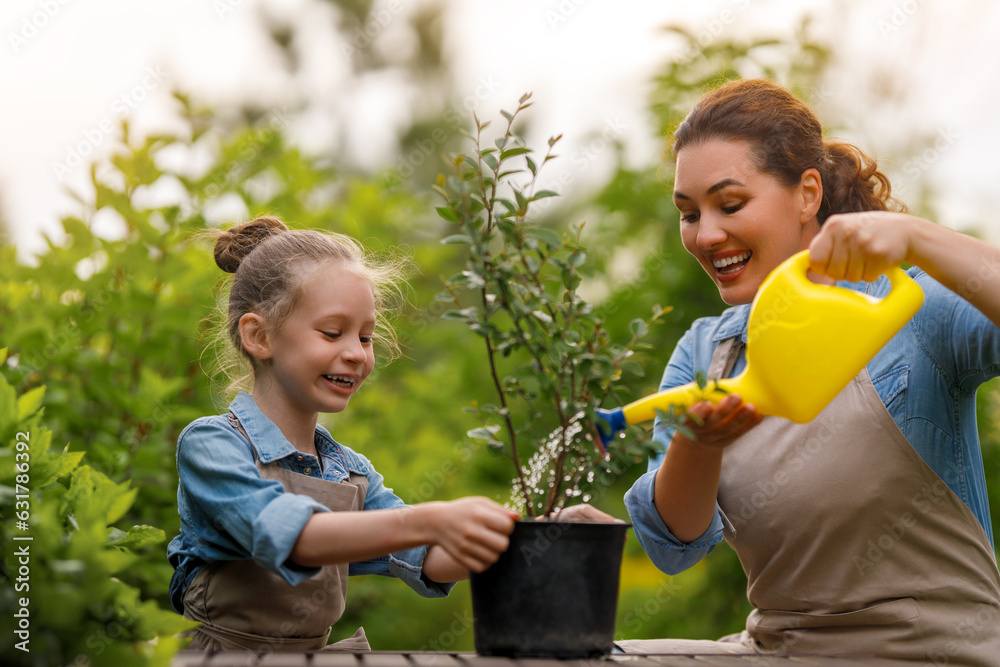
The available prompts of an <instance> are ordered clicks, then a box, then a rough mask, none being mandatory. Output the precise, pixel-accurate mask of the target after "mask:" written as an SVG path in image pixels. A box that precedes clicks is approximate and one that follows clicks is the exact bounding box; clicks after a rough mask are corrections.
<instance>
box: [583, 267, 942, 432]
mask: <svg viewBox="0 0 1000 667" xmlns="http://www.w3.org/2000/svg"><path fill="white" fill-rule="evenodd" d="M808 270H809V251H808V250H803V251H802V252H799V253H797V254H795V255H792V256H791V257H789V258H788V259H786V260H785V261H784V262H782V263H781V264H780V265H779V266H778V267H777V268H776V269H774V271H772V272H771V273H770V274H769V275H768V276H767V278H765V279H764V282H763V283H761V285H760V289H759V290H757V295H756V296H755V297H754V300H753V303H752V304H751V306H750V319H749V321H748V323H747V346H746V357H747V365H746V370H744V371H743V372H742V373H741V374H740V375H739V376H738V377H735V378H728V379H722V380H718V381H715V382H713V381H712V380H713V379H714V378H710V379H709V382H708V384H707V385H706V386H705V387H704V388H701V387H699V386H698V385H697V384H696V383H694V382H692V383H691V384H686V385H683V386H680V387H673V388H671V389H665V390H664V391H661V392H659V393H658V394H653V395H651V396H647V397H645V398H641V399H639V400H637V401H635V402H633V403H629V404H628V405H626V406H625V407H623V408H616V409H614V410H603V409H599V410H597V413H598V417H599V418H600V419H601V420H602V421H603V422H604V424H603V425H602V426H605V427H604V428H601V429H600V430H601V437H602V439H603V440H604V442H605V444H607V442H608V441H610V440H611V438H612V437H614V435H615V434H616V433H618V432H619V431H621V430H623V429H624V428H625V427H626V425H628V424H639V423H641V422H644V421H648V420H650V419H653V418H654V417H656V411H657V410H660V411H664V412H665V411H666V410H667V409H668V408H669V407H670V406H675V407H678V408H687V407H691V406H692V405H694V404H695V403H698V402H700V401H705V400H707V401H711V402H712V403H718V402H719V401H721V400H722V399H723V398H725V396H726V395H728V394H739V395H740V396H741V397H742V398H743V400H744V401H745V402H747V403H753V405H754V406H755V407H756V408H757V410H758V411H760V412H762V413H763V414H766V415H775V416H778V417H784V418H786V419H789V420H791V421H793V422H797V423H799V424H803V423H806V422H809V421H812V420H813V419H814V418H815V417H816V415H818V414H819V413H820V412H821V411H822V410H823V408H825V407H826V406H827V404H828V403H829V402H830V401H832V400H833V399H834V397H835V396H836V395H837V394H839V393H840V392H841V390H843V388H844V387H846V386H847V383H848V382H850V381H851V379H852V378H853V377H854V376H856V375H857V374H858V373H860V372H861V369H862V368H864V367H865V365H866V364H867V363H868V362H869V361H871V359H872V357H874V356H875V354H876V353H877V352H878V351H879V350H880V349H882V346H883V345H885V344H886V343H887V342H889V339H890V338H892V337H893V336H894V335H895V334H896V332H897V331H899V330H900V329H902V328H903V325H905V324H906V322H907V321H909V319H910V318H911V317H913V315H914V313H916V312H917V310H919V309H920V306H921V304H922V303H923V301H924V293H923V290H921V289H920V286H919V285H917V284H916V283H915V282H913V280H912V279H911V278H910V277H909V276H908V275H906V274H905V273H904V272H903V271H902V269H900V268H899V267H893V268H892V269H890V270H889V271H887V272H886V275H887V276H888V277H889V281H890V282H891V284H892V289H891V291H890V292H889V294H887V295H886V296H885V297H884V298H882V299H875V298H874V297H871V296H868V295H867V294H860V293H858V292H854V291H851V290H849V289H846V288H843V287H836V286H833V285H817V284H816V283H813V282H811V281H810V280H809V279H808V278H807V277H806V273H807V271H808Z"/></svg>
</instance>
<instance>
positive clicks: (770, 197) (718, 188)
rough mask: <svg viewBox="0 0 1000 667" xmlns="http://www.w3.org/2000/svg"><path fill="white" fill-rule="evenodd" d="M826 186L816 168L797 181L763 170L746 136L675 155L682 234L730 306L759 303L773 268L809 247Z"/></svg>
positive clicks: (711, 142)
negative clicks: (755, 300) (784, 181)
mask: <svg viewBox="0 0 1000 667" xmlns="http://www.w3.org/2000/svg"><path fill="white" fill-rule="evenodd" d="M822 192H823V191H822V185H821V184H820V181H819V174H818V173H817V172H816V171H815V170H813V169H810V170H808V171H806V172H805V174H804V175H803V179H802V181H801V183H800V184H799V185H796V186H793V187H787V186H785V185H783V184H782V183H780V182H779V181H778V180H777V179H776V178H775V177H773V176H771V175H769V174H765V173H763V172H762V171H760V170H759V169H758V168H757V166H756V163H755V162H754V159H753V155H752V153H751V149H750V144H749V143H747V142H745V141H731V140H725V139H709V140H707V141H704V142H702V143H698V144H694V145H691V146H688V147H686V148H683V149H682V150H680V151H679V152H678V153H677V164H676V173H675V178H674V204H675V205H676V206H677V208H678V210H680V213H681V240H682V241H683V243H684V247H685V248H686V249H687V251H688V252H690V253H691V254H692V255H694V257H695V258H696V259H697V260H698V261H699V262H700V263H701V266H702V268H703V269H705V272H706V273H708V275H709V276H710V277H711V278H712V280H714V281H715V285H716V287H718V288H719V294H720V295H721V296H722V300H723V301H725V302H726V303H728V304H730V305H737V304H741V303H750V302H751V301H753V298H754V295H755V294H756V293H757V288H758V287H760V284H761V282H763V280H764V278H765V277H767V274H769V273H770V272H771V271H772V270H773V269H774V268H775V267H777V266H778V264H780V263H781V262H782V261H784V260H785V259H787V258H788V257H790V256H791V255H793V254H795V253H796V252H798V251H799V250H804V249H806V248H807V247H808V246H809V241H810V240H811V239H812V237H813V236H814V235H816V234H817V233H819V223H818V222H817V220H816V210H817V209H818V208H819V201H820V200H821V199H822Z"/></svg>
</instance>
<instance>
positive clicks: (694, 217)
mask: <svg viewBox="0 0 1000 667" xmlns="http://www.w3.org/2000/svg"><path fill="white" fill-rule="evenodd" d="M681 222H698V214H697V213H687V214H685V215H682V216H681Z"/></svg>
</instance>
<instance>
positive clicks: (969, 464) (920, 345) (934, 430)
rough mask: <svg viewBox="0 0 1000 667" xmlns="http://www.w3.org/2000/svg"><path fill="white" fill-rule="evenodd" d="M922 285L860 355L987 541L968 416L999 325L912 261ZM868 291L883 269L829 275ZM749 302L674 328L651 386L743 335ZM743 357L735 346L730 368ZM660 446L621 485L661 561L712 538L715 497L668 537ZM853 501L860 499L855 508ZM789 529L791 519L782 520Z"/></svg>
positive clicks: (686, 372) (688, 557)
mask: <svg viewBox="0 0 1000 667" xmlns="http://www.w3.org/2000/svg"><path fill="white" fill-rule="evenodd" d="M907 273H908V274H909V275H910V277H912V278H914V280H916V282H917V284H919V285H920V287H921V288H922V289H923V291H924V304H923V306H922V307H921V308H920V310H919V311H918V312H917V314H916V315H915V316H914V317H913V319H911V320H910V321H909V322H908V323H907V324H906V326H905V327H903V329H902V330H900V331H899V333H897V334H896V335H895V336H894V337H893V338H892V339H891V340H890V341H889V342H888V343H887V344H886V345H885V347H883V348H882V349H881V350H880V351H879V352H878V354H876V355H875V357H874V358H873V359H872V361H871V362H870V363H869V364H868V366H867V368H868V374H869V375H870V376H871V380H872V384H873V385H874V386H875V390H876V391H877V392H878V395H879V397H880V398H881V399H882V402H883V403H884V404H885V406H886V409H887V410H888V412H889V415H890V416H891V417H892V419H893V421H894V422H896V425H897V426H899V429H900V431H902V432H903V435H904V436H905V437H906V440H907V441H908V442H909V443H910V444H911V445H912V446H913V448H914V450H916V452H917V453H918V454H919V455H920V457H921V458H922V459H923V460H924V461H925V462H926V463H927V464H928V465H929V466H930V467H931V469H932V470H934V472H935V473H937V475H938V476H939V477H940V478H941V479H942V480H943V481H944V482H945V483H946V484H947V485H948V487H949V488H950V489H951V490H952V491H954V492H955V494H956V495H957V496H958V497H959V498H961V499H962V501H963V502H964V503H965V504H966V505H968V506H969V508H970V509H971V510H972V512H973V514H975V515H976V518H977V519H979V522H980V523H981V524H982V526H983V529H984V530H985V531H986V535H987V537H988V538H989V540H990V543H991V544H992V543H993V530H992V526H991V523H990V509H989V504H988V498H987V495H986V476H985V471H984V469H983V458H982V452H981V451H980V447H979V432H978V429H977V426H976V390H977V388H978V387H979V385H981V384H982V383H984V382H986V381H987V380H989V379H990V378H993V377H996V376H997V375H1000V329H998V328H997V327H996V325H994V324H993V323H992V322H991V321H990V320H989V319H988V318H987V317H986V316H985V315H983V314H982V313H981V312H979V310H977V309H976V308H975V307H974V306H972V304H970V303H969V302H968V301H965V300H964V299H962V298H961V297H959V296H958V295H957V294H955V293H954V292H952V291H950V290H949V289H947V288H946V287H944V286H943V285H941V284H940V283H938V282H937V281H935V280H934V279H932V278H931V277H930V276H928V275H927V274H926V273H924V272H923V271H922V270H920V269H919V268H917V267H913V268H911V269H909V270H908V271H907ZM837 285H838V286H840V287H847V288H848V289H852V290H855V291H858V292H864V293H867V294H870V295H872V296H874V297H879V298H881V297H883V296H885V295H886V294H887V293H888V292H889V289H890V284H889V279H888V278H886V277H885V276H881V277H880V278H879V279H878V280H877V281H876V282H874V283H865V282H858V283H848V282H839V283H837ZM749 314H750V305H741V306H734V307H732V308H729V309H727V310H725V311H723V313H722V315H721V316H719V317H706V318H702V319H699V320H696V321H695V322H694V324H693V325H692V326H691V328H690V329H689V330H688V331H687V332H686V333H685V334H684V336H682V337H681V340H680V342H678V344H677V347H676V349H675V350H674V353H673V355H672V356H671V358H670V362H669V363H668V364H667V368H666V370H665V371H664V373H663V380H662V381H661V383H660V388H661V389H667V388H669V387H675V386H678V385H682V384H687V383H688V382H691V381H693V380H694V377H695V373H696V372H697V371H700V372H702V373H704V372H706V371H707V370H708V367H709V364H710V362H711V360H712V353H713V352H714V351H715V347H716V345H717V344H718V343H719V342H720V341H722V340H725V339H726V338H732V337H734V336H736V335H739V336H740V337H741V338H742V340H743V341H744V342H746V339H747V319H748V317H749ZM745 367H746V358H745V356H744V355H742V354H741V355H740V358H739V360H738V361H737V362H736V365H735V367H734V368H733V372H732V376H736V375H738V374H739V373H741V372H742V371H743V369H744V368H745ZM654 429H655V432H654V436H653V437H654V440H656V441H657V442H658V443H659V444H660V445H661V446H662V448H663V451H664V452H665V451H666V448H667V446H668V445H669V444H670V439H671V438H672V437H673V429H670V428H660V427H659V423H658V422H657V423H656V424H654ZM663 457H664V454H663V453H661V454H659V455H658V456H657V457H656V458H653V459H650V462H649V471H648V472H647V473H646V474H645V475H643V476H642V477H640V478H639V479H638V480H637V481H636V483H635V484H634V485H633V486H632V488H631V489H629V491H628V492H627V493H626V495H625V505H626V507H627V509H628V512H629V516H630V517H631V519H632V523H633V525H634V526H635V533H636V537H637V538H638V539H639V542H640V544H642V546H643V549H645V551H646V554H647V555H649V557H650V559H651V560H652V561H653V562H654V563H655V564H656V565H657V567H659V568H660V569H661V570H662V571H664V572H666V573H668V574H676V573H677V572H681V571H683V570H686V569H687V568H689V567H691V566H692V565H694V564H695V563H697V562H698V561H699V560H701V559H702V558H703V557H704V556H705V555H707V554H708V553H709V552H710V551H711V550H712V548H713V547H714V546H715V545H716V544H717V543H718V542H720V541H721V540H722V529H723V525H722V517H721V515H720V514H719V508H718V506H716V510H715V516H714V517H713V519H712V522H711V524H710V525H709V527H708V529H707V530H706V531H705V532H704V533H703V534H702V535H701V536H700V537H698V538H696V539H695V540H693V541H691V542H688V543H684V542H681V541H680V540H678V539H677V538H676V537H674V536H673V535H672V534H671V533H670V531H669V530H668V529H667V527H666V526H665V525H664V523H663V520H662V519H661V518H660V515H659V513H658V512H657V511H656V507H655V506H654V505H653V489H654V481H655V476H656V471H657V469H658V468H659V467H660V464H661V463H662V462H663ZM858 509H862V508H858ZM789 529H790V530H791V529H793V527H792V526H789Z"/></svg>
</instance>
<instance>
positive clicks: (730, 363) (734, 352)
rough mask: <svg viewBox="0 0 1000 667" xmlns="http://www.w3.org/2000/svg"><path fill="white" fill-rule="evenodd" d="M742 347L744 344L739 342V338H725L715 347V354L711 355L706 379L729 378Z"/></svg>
mask: <svg viewBox="0 0 1000 667" xmlns="http://www.w3.org/2000/svg"><path fill="white" fill-rule="evenodd" d="M744 347H746V344H745V343H744V342H743V341H742V340H740V337H739V336H733V337H732V338H726V339H725V340H723V341H721V342H720V343H719V344H718V345H716V347H715V352H714V353H713V354H712V363H711V364H710V365H709V367H708V379H709V380H721V379H722V378H727V377H729V375H730V374H731V373H732V372H733V367H734V366H736V360H737V359H739V358H740V354H742V352H743V348H744Z"/></svg>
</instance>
